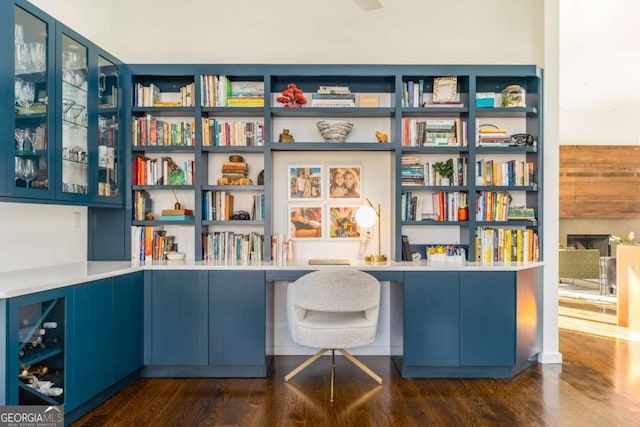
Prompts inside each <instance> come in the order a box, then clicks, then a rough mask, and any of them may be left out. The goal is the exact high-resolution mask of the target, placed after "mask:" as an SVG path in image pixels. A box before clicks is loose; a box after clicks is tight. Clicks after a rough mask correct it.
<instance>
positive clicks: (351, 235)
mask: <svg viewBox="0 0 640 427" xmlns="http://www.w3.org/2000/svg"><path fill="white" fill-rule="evenodd" d="M359 207H360V206H329V214H328V221H329V239H358V238H360V227H359V226H358V224H357V223H356V210H357V209H358V208H359Z"/></svg>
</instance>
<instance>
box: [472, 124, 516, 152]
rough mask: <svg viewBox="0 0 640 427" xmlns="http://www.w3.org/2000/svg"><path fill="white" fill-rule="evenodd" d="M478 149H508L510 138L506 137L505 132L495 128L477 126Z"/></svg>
mask: <svg viewBox="0 0 640 427" xmlns="http://www.w3.org/2000/svg"><path fill="white" fill-rule="evenodd" d="M476 129H478V139H477V144H476V146H478V147H508V146H509V145H511V136H509V135H507V130H506V129H504V128H499V127H496V126H488V125H484V126H483V125H478V124H476Z"/></svg>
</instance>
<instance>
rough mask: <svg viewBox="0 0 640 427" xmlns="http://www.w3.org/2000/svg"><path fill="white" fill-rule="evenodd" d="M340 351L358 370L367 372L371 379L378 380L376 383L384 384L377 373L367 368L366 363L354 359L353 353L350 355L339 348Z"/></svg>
mask: <svg viewBox="0 0 640 427" xmlns="http://www.w3.org/2000/svg"><path fill="white" fill-rule="evenodd" d="M338 351H339V352H340V353H342V354H343V355H344V356H345V357H346V358H347V359H349V360H350V361H351V362H352V363H353V364H354V365H356V366H357V367H358V368H360V369H362V370H363V371H365V372H366V373H367V374H368V375H369V376H370V377H371V378H373V379H374V380H376V382H377V383H378V384H382V378H380V377H379V376H378V375H376V373H375V372H373V371H372V370H371V369H369V368H367V366H366V365H365V364H364V363H362V362H361V361H359V360H358V359H356V358H355V357H353V355H352V354H351V353H349V352H348V351H347V350H345V349H343V348H339V349H338Z"/></svg>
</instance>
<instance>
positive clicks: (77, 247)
mask: <svg viewBox="0 0 640 427" xmlns="http://www.w3.org/2000/svg"><path fill="white" fill-rule="evenodd" d="M0 236H2V241H3V244H2V245H0V272H2V271H10V270H21V269H26V268H33V267H41V266H49V265H56V264H65V263H70V262H78V261H86V259H87V208H85V207H82V206H54V205H41V204H22V203H0Z"/></svg>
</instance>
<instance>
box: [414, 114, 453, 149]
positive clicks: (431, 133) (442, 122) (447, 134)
mask: <svg viewBox="0 0 640 427" xmlns="http://www.w3.org/2000/svg"><path fill="white" fill-rule="evenodd" d="M457 125H458V121H457V120H456V119H433V120H427V122H426V127H425V135H424V142H423V144H422V145H423V146H425V147H426V146H430V145H460V144H459V143H458V137H457V135H458V129H457V127H458V126H457Z"/></svg>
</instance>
